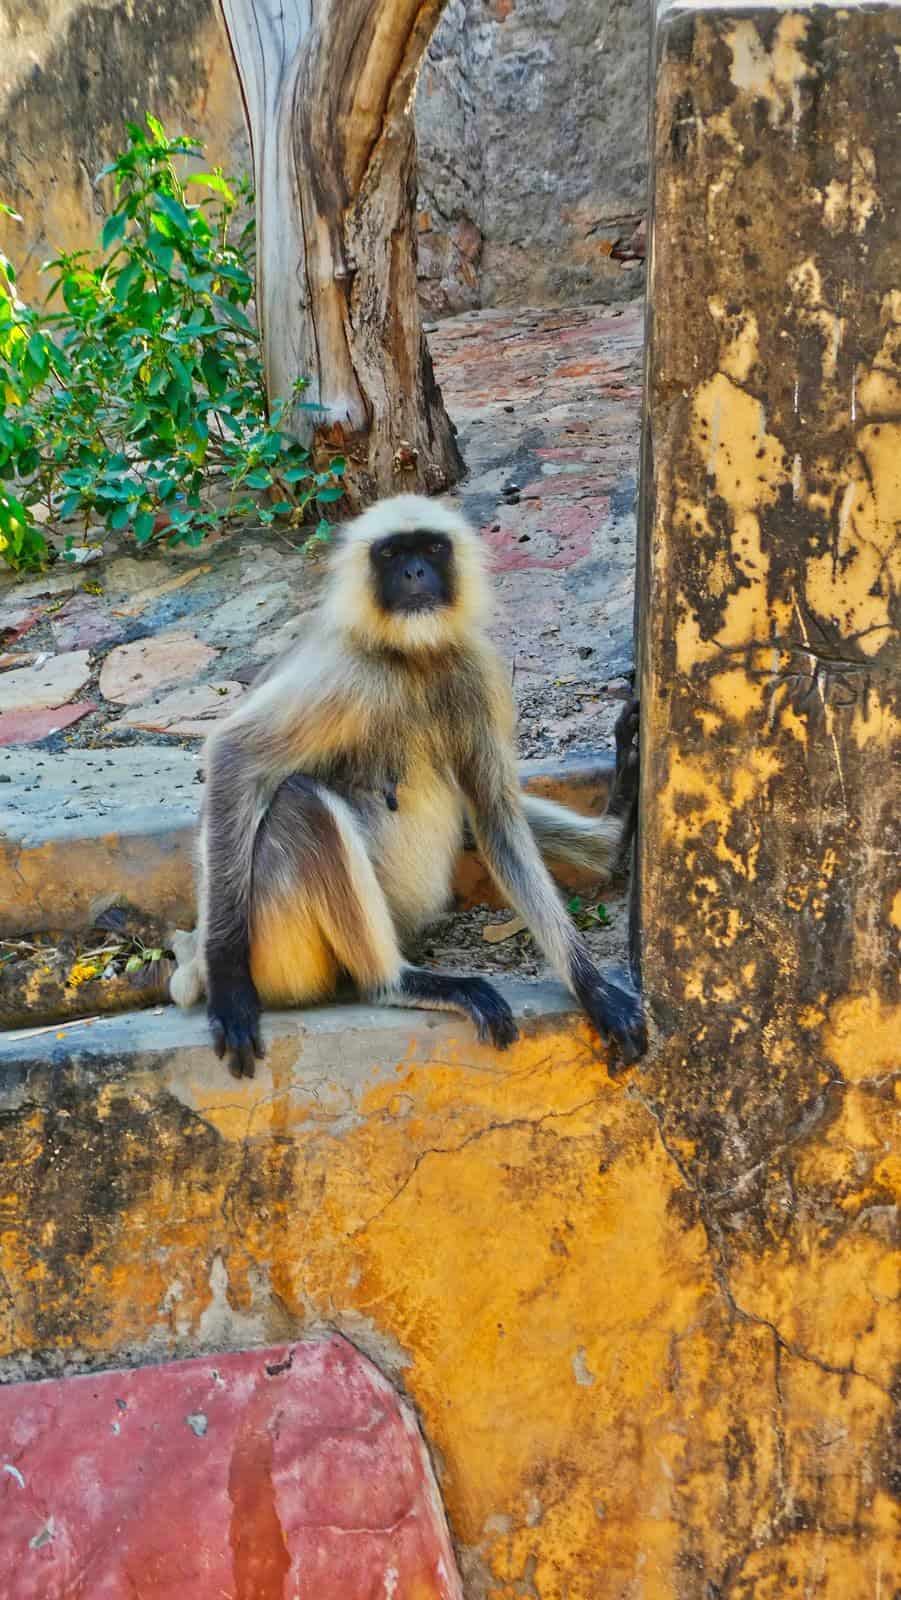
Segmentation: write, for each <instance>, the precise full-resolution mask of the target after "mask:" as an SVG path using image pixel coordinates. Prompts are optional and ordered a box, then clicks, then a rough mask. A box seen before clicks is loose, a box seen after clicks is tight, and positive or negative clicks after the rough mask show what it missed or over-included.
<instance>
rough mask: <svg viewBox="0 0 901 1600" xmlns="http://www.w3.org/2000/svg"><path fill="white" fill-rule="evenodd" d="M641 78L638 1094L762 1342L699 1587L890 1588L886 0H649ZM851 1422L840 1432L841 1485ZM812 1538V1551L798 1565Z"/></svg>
mask: <svg viewBox="0 0 901 1600" xmlns="http://www.w3.org/2000/svg"><path fill="white" fill-rule="evenodd" d="M653 77H654V104H655V109H654V120H653V160H654V169H655V170H654V200H653V208H654V209H653V226H652V230H651V231H652V241H651V250H650V270H649V305H650V308H651V319H650V338H649V350H648V367H647V370H648V382H647V400H646V423H645V452H644V453H645V481H644V500H643V519H644V521H643V533H642V549H641V555H640V569H641V578H640V614H641V619H642V620H641V624H640V635H641V696H642V715H643V733H642V762H643V774H642V777H643V800H642V839H641V846H640V863H639V866H640V894H639V919H638V920H639V929H638V953H639V955H640V959H641V965H642V971H643V982H644V987H645V991H646V993H647V995H648V998H649V1003H650V1007H651V1011H652V1014H653V1016H654V1019H655V1021H656V1024H657V1027H658V1029H659V1034H660V1046H659V1050H658V1054H657V1057H656V1060H655V1062H654V1064H653V1066H652V1067H651V1068H650V1069H649V1071H648V1074H647V1079H646V1082H647V1091H646V1092H647V1098H648V1101H649V1103H650V1104H651V1105H652V1106H653V1108H654V1110H655V1114H656V1115H657V1116H658V1120H659V1123H660V1126H661V1130H662V1136H663V1138H664V1140H665V1143H666V1145H667V1148H669V1149H670V1151H671V1152H672V1154H673V1157H674V1159H675V1160H677V1161H678V1162H679V1164H680V1167H681V1168H682V1170H683V1172H684V1174H685V1176H686V1179H687V1181H688V1182H689V1183H690V1185H691V1187H692V1188H693V1190H694V1192H695V1194H696V1196H697V1201H698V1205H699V1210H700V1214H701V1216H702V1218H703V1220H704V1224H705V1227H706V1230H707V1236H708V1239H709V1241H710V1246H711V1249H712V1252H713V1255H714V1259H715V1261H716V1263H717V1265H716V1272H717V1276H718V1279H719V1281H720V1283H721V1286H722V1289H723V1293H724V1295H725V1296H726V1299H727V1301H728V1303H729V1304H730V1305H731V1308H732V1314H733V1316H734V1317H735V1319H736V1324H737V1325H738V1326H741V1325H742V1324H744V1325H745V1326H747V1327H750V1326H751V1325H756V1326H758V1327H759V1328H761V1329H769V1330H770V1332H771V1335H772V1338H773V1343H774V1347H773V1359H774V1372H773V1375H772V1384H771V1383H770V1381H769V1380H767V1381H766V1382H764V1381H763V1380H761V1387H760V1390H759V1392H755V1393H753V1394H750V1393H749V1394H748V1395H747V1396H746V1402H745V1404H746V1407H747V1414H748V1418H749V1422H748V1427H749V1429H750V1432H749V1433H748V1435H747V1438H746V1440H745V1445H744V1446H743V1447H742V1450H741V1451H740V1452H739V1454H741V1455H742V1457H743V1460H744V1465H743V1466H742V1467H741V1469H740V1470H741V1471H742V1472H744V1471H746V1470H747V1471H749V1472H751V1473H752V1474H756V1479H757V1483H758V1487H760V1486H762V1485H763V1484H764V1483H766V1484H767V1485H768V1487H766V1488H765V1489H764V1490H763V1491H762V1493H761V1498H760V1505H759V1519H758V1522H757V1525H756V1532H754V1531H752V1530H750V1529H749V1537H750V1543H749V1545H748V1548H747V1550H746V1551H745V1553H744V1555H742V1554H741V1553H740V1552H735V1551H733V1553H732V1557H731V1558H730V1560H729V1561H728V1562H726V1563H725V1564H724V1566H723V1567H722V1568H721V1569H720V1571H721V1574H722V1575H728V1576H729V1582H728V1583H727V1584H726V1586H725V1587H724V1588H723V1589H720V1588H717V1589H716V1590H715V1591H714V1589H712V1588H711V1589H710V1591H709V1592H710V1593H711V1594H713V1593H714V1592H715V1593H716V1594H721V1593H723V1594H725V1593H727V1592H728V1593H729V1594H730V1595H731V1594H738V1593H739V1588H740V1592H741V1593H742V1594H745V1593H746V1592H747V1593H748V1594H751V1593H753V1594H758V1593H760V1594H762V1593H763V1592H764V1589H765V1592H766V1593H767V1594H770V1593H773V1594H776V1593H779V1594H782V1593H788V1592H789V1588H788V1580H789V1576H791V1581H792V1582H793V1583H794V1582H795V1581H796V1579H798V1580H800V1578H801V1576H802V1575H803V1579H804V1582H802V1584H801V1588H803V1589H804V1592H805V1593H806V1592H810V1593H813V1592H816V1593H817V1594H821V1593H822V1594H824V1595H825V1594H827V1593H828V1595H830V1596H832V1595H835V1596H838V1595H840V1594H841V1595H845V1594H847V1595H849V1596H850V1595H852V1594H853V1595H854V1596H857V1595H863V1594H865V1593H868V1592H869V1589H868V1584H869V1585H871V1586H874V1587H873V1592H874V1593H879V1592H880V1587H879V1586H880V1582H881V1583H882V1585H883V1586H885V1585H887V1586H888V1588H889V1589H890V1588H891V1587H892V1584H891V1581H890V1579H889V1577H888V1572H889V1570H890V1568H889V1566H887V1565H886V1564H885V1562H886V1558H885V1555H884V1553H883V1554H879V1555H876V1554H874V1553H873V1545H872V1544H871V1543H870V1541H871V1540H872V1541H875V1542H876V1544H878V1538H879V1529H880V1528H881V1527H882V1526H883V1522H882V1518H883V1515H884V1502H881V1501H880V1492H881V1491H880V1485H881V1484H882V1483H884V1481H885V1477H884V1474H885V1442H884V1433H883V1430H884V1427H885V1423H886V1418H885V1410H884V1406H885V1396H886V1393H887V1386H888V1383H889V1380H890V1369H891V1365H892V1360H893V1359H896V1357H897V1350H898V1340H897V1325H896V1324H895V1332H894V1333H892V1331H891V1330H892V1322H891V1321H890V1320H889V1319H890V1318H894V1317H896V1316H897V1306H895V1307H894V1308H892V1306H891V1304H890V1302H891V1299H892V1297H893V1296H895V1295H896V1294H897V1278H896V1275H895V1271H894V1269H893V1268H892V1266H891V1265H890V1257H889V1241H890V1235H889V1231H888V1230H889V1220H888V1219H889V1215H890V1212H889V1206H890V1203H891V1201H892V1199H893V1197H894V1196H893V1187H892V1183H891V1181H890V1148H889V1137H890V1136H889V1132H888V1114H889V1107H888V1104H887V1103H886V1102H887V1099H888V1092H889V1082H890V1076H891V1073H892V1071H893V1070H897V1067H898V1065H899V1061H901V1010H899V1004H898V1000H899V994H898V989H899V982H898V980H899V963H898V943H897V940H898V928H899V926H901V894H899V888H898V884H899V878H898V871H897V867H898V860H899V854H898V847H899V837H898V818H899V793H898V787H897V784H896V783H895V785H894V786H893V779H892V758H893V756H894V757H895V758H897V755H898V751H899V711H901V676H899V641H898V632H897V624H898V586H899V581H901V545H899V528H901V364H899V361H901V230H899V218H901V124H899V109H901V7H899V6H898V5H897V4H894V5H892V4H884V5H874V6H869V7H867V8H866V9H864V8H859V9H858V8H849V9H839V8H834V7H826V6H822V5H809V6H808V5H797V6H793V7H791V8H790V9H789V8H786V7H785V6H782V5H775V4H773V5H768V4H760V5H757V6H751V5H747V4H742V3H740V0H732V3H728V0H723V3H721V4H716V3H715V4H697V5H696V4H691V3H685V0H683V3H680V4H674V3H670V4H663V5H662V6H661V7H660V9H659V11H658V17H657V26H656V39H655V46H654V57H653ZM758 1407H759V1408H760V1411H759V1412H758ZM760 1418H765V1419H769V1420H768V1421H766V1423H765V1425H764V1426H762V1431H761V1427H759V1426H758V1424H759V1420H760ZM839 1436H841V1437H844V1438H849V1437H855V1438H856V1446H855V1458H856V1459H855V1463H854V1464H853V1465H852V1463H851V1461H850V1458H849V1459H848V1460H847V1461H846V1462H845V1466H844V1468H843V1469H842V1471H845V1472H849V1473H850V1474H851V1476H850V1478H848V1480H847V1483H846V1485H845V1488H844V1489H842V1488H841V1487H840V1486H839V1485H838V1478H837V1477H836V1476H835V1474H836V1473H837V1472H838V1471H839V1469H838V1466H837V1463H836V1460H835V1458H834V1457H832V1458H831V1460H830V1459H829V1458H828V1440H829V1439H830V1438H831V1439H833V1440H836V1439H838V1438H839ZM752 1437H753V1444H752V1443H751V1442H750V1441H751V1438H752ZM767 1441H768V1442H767ZM773 1452H775V1454H773ZM737 1470H738V1469H737ZM824 1474H825V1477H824V1476H823V1475H824ZM824 1482H825V1483H826V1484H827V1485H828V1492H827V1491H826V1490H824V1488H823V1484H824ZM852 1482H853V1483H854V1484H856V1486H857V1487H856V1488H855V1489H854V1492H853V1495H852V1498H853V1499H854V1509H852V1507H851V1503H850V1501H848V1502H847V1503H846V1504H845V1505H844V1510H843V1511H841V1512H840V1511H839V1506H840V1504H841V1503H842V1501H843V1500H845V1498H846V1495H845V1490H847V1492H849V1493H850V1485H851V1483H852ZM880 1506H882V1509H879V1508H880ZM752 1520H753V1519H752ZM841 1528H844V1529H845V1532H844V1533H843V1532H842V1531H841ZM813 1529H817V1530H818V1533H817V1537H818V1538H819V1540H820V1555H816V1554H815V1551H814V1544H815V1542H816V1541H815V1539H814V1534H813V1532H812V1531H811V1530H813ZM849 1539H850V1540H851V1544H854V1545H855V1546H856V1550H857V1555H856V1557H855V1558H854V1559H853V1560H851V1561H850V1565H847V1566H845V1565H844V1564H843V1563H845V1561H846V1560H850V1556H849V1552H850V1549H851V1544H849V1543H848V1542H847V1541H848V1540H849ZM707 1543H708V1546H709V1541H707ZM842 1552H845V1553H844V1554H843V1553H842ZM855 1561H856V1565H855ZM817 1562H821V1563H822V1564H823V1571H824V1572H825V1571H826V1569H827V1568H829V1577H828V1579H827V1578H826V1577H822V1578H821V1579H819V1580H818V1583H820V1582H821V1583H822V1585H823V1586H822V1587H819V1586H818V1587H816V1589H815V1590H814V1589H812V1588H805V1587H804V1585H805V1583H809V1582H811V1581H812V1580H811V1574H812V1572H813V1570H814V1567H816V1566H817ZM830 1563H832V1565H831V1567H830ZM708 1570H710V1568H708ZM817 1570H818V1571H819V1568H817ZM739 1573H741V1575H742V1578H743V1581H744V1582H745V1583H747V1584H748V1585H749V1587H748V1588H747V1590H746V1589H745V1588H744V1587H741V1586H739V1587H735V1585H736V1584H737V1583H738V1574H739ZM880 1574H881V1576H880ZM758 1581H759V1582H760V1584H761V1585H762V1587H760V1588H759V1589H758V1587H757V1586H756V1584H757V1582H758ZM686 1592H689V1591H688V1590H687V1591H686ZM690 1592H691V1593H692V1594H695V1593H696V1594H699V1595H700V1594H701V1593H702V1592H703V1593H707V1592H708V1591H707V1590H703V1588H702V1586H700V1582H699V1587H698V1588H697V1589H691V1590H690ZM791 1592H794V1590H792V1591H791ZM798 1592H801V1589H799V1590H798ZM882 1592H886V1590H885V1587H883V1591H882Z"/></svg>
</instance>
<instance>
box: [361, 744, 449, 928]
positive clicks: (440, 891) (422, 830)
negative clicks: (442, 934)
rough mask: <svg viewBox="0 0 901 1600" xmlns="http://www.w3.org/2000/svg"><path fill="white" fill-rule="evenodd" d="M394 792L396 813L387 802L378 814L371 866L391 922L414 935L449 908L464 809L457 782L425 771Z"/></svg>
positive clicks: (414, 774)
mask: <svg viewBox="0 0 901 1600" xmlns="http://www.w3.org/2000/svg"><path fill="white" fill-rule="evenodd" d="M395 793H396V800H397V809H396V810H394V809H392V807H391V806H389V804H388V800H387V798H386V800H385V803H384V807H383V809H382V810H381V811H380V818H379V824H378V827H377V830H376V832H375V837H374V839H373V865H374V867H375V870H376V874H377V876H378V879H379V882H380V883H381V885H382V888H383V889H384V891H385V897H386V899H387V901H388V904H389V905H390V907H391V911H392V913H393V915H394V918H395V921H396V922H397V923H398V926H399V927H400V928H401V929H402V930H403V931H407V932H413V931H414V930H416V929H417V928H421V927H423V926H424V924H425V923H427V922H428V921H430V919H431V918H432V917H434V916H437V914H438V912H439V911H441V910H443V908H444V906H445V905H446V904H447V898H448V894H449V892H450V883H451V877H452V875H453V870H454V863H455V861H456V857H457V853H458V851H459V849H460V844H461V840H462V836H463V804H462V800H461V796H460V790H459V788H458V787H457V785H456V783H454V782H453V780H451V779H449V778H445V777H444V776H442V775H441V774H439V773H436V772H434V771H432V770H429V769H428V768H421V769H420V770H418V771H413V772H411V773H410V774H409V775H408V777H407V778H405V779H404V780H402V781H401V782H400V783H398V785H397V788H396V791H395Z"/></svg>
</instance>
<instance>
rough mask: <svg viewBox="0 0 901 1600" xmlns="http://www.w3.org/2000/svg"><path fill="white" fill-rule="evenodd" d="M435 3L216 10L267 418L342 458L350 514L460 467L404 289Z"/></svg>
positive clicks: (435, 484) (349, 0)
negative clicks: (253, 262) (421, 74)
mask: <svg viewBox="0 0 901 1600" xmlns="http://www.w3.org/2000/svg"><path fill="white" fill-rule="evenodd" d="M444 3H445V0H222V9H223V13H224V16H225V23H226V27H227V29H228V33H229V37H230V40H231V45H232V50H233V53H234V57H235V62H236V65H237V69H238V74H239V77H240V81H241V88H242V93H243V96H244V107H245V112H246V116H247V124H248V128H249V132H250V142H251V151H252V156H253V171H254V183H255V186H256V196H257V202H256V203H257V314H258V317H259V321H260V331H261V336H262V343H263V359H264V363H265V371H266V382H267V387H268V391H269V399H270V403H273V402H274V401H275V400H277V399H281V398H283V399H286V400H287V401H288V408H287V409H286V412H285V418H286V424H287V426H288V427H289V428H290V431H291V432H292V433H295V434H296V435H297V437H298V438H300V439H301V440H302V441H303V442H304V443H306V444H309V445H312V447H313V450H314V453H315V454H316V455H317V456H320V455H321V456H323V457H327V456H328V455H331V454H334V453H335V451H340V452H341V453H343V454H345V455H346V456H347V459H348V471H347V480H346V481H347V486H348V494H349V498H350V499H351V501H352V503H354V504H362V503H365V502H366V501H367V500H371V499H372V498H374V497H375V496H376V495H377V494H385V493H392V492H396V491H398V490H401V489H419V490H423V489H424V490H426V491H431V492H434V491H436V490H439V489H444V488H446V487H448V486H449V485H450V484H451V483H453V482H454V481H455V480H456V479H457V477H458V476H459V474H460V472H461V470H462V461H461V459H460V454H459V451H458V450H457V445H456V441H455V438H454V433H453V429H452V427H451V423H450V421H449V419H448V416H447V413H446V412H445V410H444V405H443V402H442V399H441V391H440V390H439V389H438V387H437V385H436V383H435V379H434V375H433V372H432V363H431V359H430V357H429V352H428V349H427V347H426V342H425V338H424V335H423V332H422V322H421V318H420V312H419V300H418V296H417V288H416V237H415V231H414V219H415V200H416V143H415V136H414V129H413V116H412V107H413V98H414V94H415V89H416V78H417V73H418V69H419V65H420V62H421V60H422V56H423V53H424V51H425V48H426V45H427V44H428V41H429V38H430V37H431V34H432V32H433V30H434V27H435V24H436V22H437V20H438V17H439V15H440V12H441V10H442V8H443V5H444ZM298 378H303V379H306V380H307V384H306V388H305V389H304V391H303V393H302V394H301V395H299V396H297V395H295V387H294V386H295V383H296V381H297V379H298ZM311 404H312V405H315V406H318V407H321V408H322V409H321V411H314V410H310V409H304V407H309V406H310V405H311Z"/></svg>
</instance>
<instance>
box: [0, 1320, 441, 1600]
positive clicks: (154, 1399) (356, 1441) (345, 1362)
mask: <svg viewBox="0 0 901 1600" xmlns="http://www.w3.org/2000/svg"><path fill="white" fill-rule="evenodd" d="M0 1595H2V1597H3V1600H462V1588H461V1585H460V1579H459V1576H458V1573H457V1568H456V1564H455V1561H454V1556H453V1551H452V1548H451V1543H450V1538H449V1535H448V1531H447V1524H446V1522H445V1518H444V1511H443V1508H442V1505H441V1501H440V1497H439V1494H438V1490H437V1486H436V1483H435V1479H434V1475H433V1472H432V1468H431V1464H430V1462H429V1459H428V1455H427V1452H426V1449H425V1446H424V1444H423V1441H422V1438H421V1436H420V1433H419V1430H418V1428H417V1425H416V1421H415V1419H414V1417H413V1414H412V1412H411V1411H410V1409H409V1407H408V1406H407V1405H406V1404H405V1403H404V1402H403V1401H402V1400H401V1398H400V1397H399V1395H398V1394H397V1392H396V1391H395V1390H394V1389H393V1388H392V1386H391V1384H390V1383H389V1382H388V1381H387V1379H385V1378H384V1377H382V1375H381V1373H380V1372H378V1370H377V1369H376V1368H375V1367H374V1366H373V1365H372V1363H371V1362H370V1361H368V1360H366V1358H365V1357H363V1356H362V1355H360V1353H359V1351H358V1350H356V1349H355V1348H354V1346H353V1345H351V1344H348V1343H347V1341H346V1340H344V1339H341V1338H337V1337H334V1338H329V1339H323V1340H315V1341H309V1342H304V1343H302V1344H294V1345H283V1346H280V1347H278V1348H276V1349H271V1350H251V1351H242V1352H240V1353H238V1354H234V1355H223V1356H211V1357H208V1358H203V1359H200V1360H192V1361H180V1362H176V1363H173V1364H170V1365H168V1366H161V1367H140V1368H137V1369H136V1370H134V1371H119V1372H104V1373H101V1374H99V1375H97V1376H95V1377H80V1378H64V1379H58V1380H49V1381H47V1382H44V1383H22V1384H12V1385H9V1386H7V1387H6V1388H2V1389H0Z"/></svg>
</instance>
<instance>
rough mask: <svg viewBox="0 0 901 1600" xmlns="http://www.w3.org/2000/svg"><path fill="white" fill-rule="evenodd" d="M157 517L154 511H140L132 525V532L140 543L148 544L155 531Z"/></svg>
mask: <svg viewBox="0 0 901 1600" xmlns="http://www.w3.org/2000/svg"><path fill="white" fill-rule="evenodd" d="M155 521H156V518H155V517H154V515H153V512H152V511H139V512H138V514H137V516H136V517H135V520H134V523H133V525H132V532H133V533H134V536H135V539H136V540H137V542H138V544H146V543H147V540H148V539H149V538H150V535H151V534H152V532H153V524H154V522H155Z"/></svg>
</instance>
